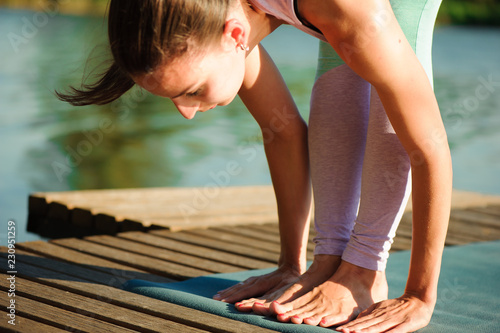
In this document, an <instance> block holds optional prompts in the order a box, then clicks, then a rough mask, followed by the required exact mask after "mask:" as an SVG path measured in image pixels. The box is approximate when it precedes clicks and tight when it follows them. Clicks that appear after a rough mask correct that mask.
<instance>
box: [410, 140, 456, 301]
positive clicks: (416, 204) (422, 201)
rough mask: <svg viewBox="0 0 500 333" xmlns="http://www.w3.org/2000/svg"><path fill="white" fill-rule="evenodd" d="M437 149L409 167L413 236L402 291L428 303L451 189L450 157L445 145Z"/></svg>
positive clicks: (433, 293) (434, 290) (434, 287)
mask: <svg viewBox="0 0 500 333" xmlns="http://www.w3.org/2000/svg"><path fill="white" fill-rule="evenodd" d="M441 150H442V151H439V152H437V153H436V154H435V156H434V158H433V160H432V163H425V164H422V165H417V166H414V167H413V169H412V177H413V194H412V195H413V236H412V254H411V261H410V271H409V275H408V282H407V285H406V293H407V294H411V295H415V296H417V297H419V298H420V299H422V300H423V301H424V302H426V303H428V304H432V305H434V303H435V302H436V297H437V285H438V278H439V272H440V267H441V257H442V252H443V247H444V242H445V238H446V232H447V228H448V221H449V214H450V203H451V190H452V170H451V158H450V155H449V151H448V150H447V146H446V147H441ZM443 150H444V151H443Z"/></svg>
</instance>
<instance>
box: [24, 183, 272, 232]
mask: <svg viewBox="0 0 500 333" xmlns="http://www.w3.org/2000/svg"><path fill="white" fill-rule="evenodd" d="M205 192H207V193H205ZM32 198H33V199H32V201H33V202H34V203H33V205H32V207H33V211H34V212H38V213H39V214H43V209H42V207H43V202H39V201H40V200H41V199H40V200H38V199H39V198H43V199H44V200H46V202H47V205H48V206H49V210H50V211H51V216H54V217H57V218H58V219H64V220H67V219H69V220H71V221H74V222H75V225H88V224H90V223H91V221H90V217H89V213H90V214H92V216H93V219H94V220H95V221H94V222H93V223H94V225H95V226H96V227H98V228H99V229H100V230H102V231H104V232H107V233H111V232H114V231H115V230H111V229H110V228H112V223H111V222H113V220H112V219H111V218H114V219H115V221H114V222H115V223H116V221H118V222H121V221H131V222H134V223H135V224H137V223H138V222H140V223H142V224H143V225H144V226H150V225H153V224H154V225H163V226H166V227H171V228H173V229H175V230H179V229H181V228H192V227H193V226H198V227H200V226H209V225H213V224H217V225H224V224H230V225H234V224H241V223H244V222H247V223H265V222H270V221H277V212H276V204H275V197H274V192H273V190H272V187H271V186H252V187H249V186H244V187H228V188H215V189H209V188H201V189H200V188H187V189H186V188H159V189H155V188H152V189H121V190H90V191H70V192H47V193H35V194H33V195H32ZM37 200H38V201H37ZM60 204H62V205H63V206H65V208H66V210H61V209H60V208H61V207H60V206H59V205H60ZM50 207H52V208H50ZM76 209H78V210H76ZM73 210H75V212H74V213H75V217H74V218H73ZM132 225H134V224H132ZM127 226H128V225H127ZM119 230H130V229H119Z"/></svg>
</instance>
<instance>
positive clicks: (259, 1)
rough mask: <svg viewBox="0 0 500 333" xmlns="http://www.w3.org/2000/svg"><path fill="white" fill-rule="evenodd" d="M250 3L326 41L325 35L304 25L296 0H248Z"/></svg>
mask: <svg viewBox="0 0 500 333" xmlns="http://www.w3.org/2000/svg"><path fill="white" fill-rule="evenodd" d="M250 3H251V4H252V5H253V6H255V7H257V8H258V9H260V10H262V11H263V12H264V13H266V14H269V15H271V16H274V17H276V18H277V19H279V20H281V21H284V22H285V23H288V24H290V25H293V26H294V27H296V28H297V29H300V30H302V31H304V32H305V33H307V34H309V35H311V36H314V37H316V38H319V39H321V40H322V41H325V42H326V38H325V36H323V34H322V33H321V32H319V31H318V30H314V29H313V28H311V27H308V26H307V25H304V23H303V21H304V20H303V19H302V20H301V18H300V15H299V12H298V10H297V2H296V0H250Z"/></svg>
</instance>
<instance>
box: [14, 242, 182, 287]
mask: <svg viewBox="0 0 500 333" xmlns="http://www.w3.org/2000/svg"><path fill="white" fill-rule="evenodd" d="M16 246H17V249H18V250H19V249H21V250H25V251H28V252H27V253H26V254H27V255H31V254H37V255H38V256H42V257H46V258H51V259H56V260H59V261H62V262H67V263H71V264H78V265H80V266H81V267H84V268H88V269H92V270H96V271H99V272H103V273H107V274H110V275H112V276H122V277H126V278H127V279H140V280H147V281H151V282H160V283H168V282H174V281H175V280H173V279H169V278H166V277H163V276H158V275H154V274H151V273H149V272H146V271H144V270H140V269H137V268H134V267H131V266H127V265H122V264H119V263H116V262H114V261H110V260H106V259H102V258H98V257H95V256H92V255H89V254H85V253H81V252H78V251H74V250H71V249H68V248H65V247H62V246H59V245H57V244H55V243H49V242H43V241H34V242H26V243H18V244H17V245H16Z"/></svg>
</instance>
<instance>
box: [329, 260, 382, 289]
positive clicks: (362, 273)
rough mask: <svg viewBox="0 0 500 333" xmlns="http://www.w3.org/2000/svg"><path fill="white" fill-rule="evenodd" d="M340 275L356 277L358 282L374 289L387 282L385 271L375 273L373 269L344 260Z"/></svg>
mask: <svg viewBox="0 0 500 333" xmlns="http://www.w3.org/2000/svg"><path fill="white" fill-rule="evenodd" d="M338 271H339V273H340V274H341V275H344V276H347V277H350V278H352V277H355V278H356V280H357V281H359V282H361V283H362V284H364V285H365V286H367V287H373V286H374V285H376V284H379V283H381V282H384V281H385V272H384V271H375V270H372V269H368V268H364V267H361V266H357V265H354V264H351V263H350V262H348V261H344V260H342V263H341V264H340V267H339V270H338Z"/></svg>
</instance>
